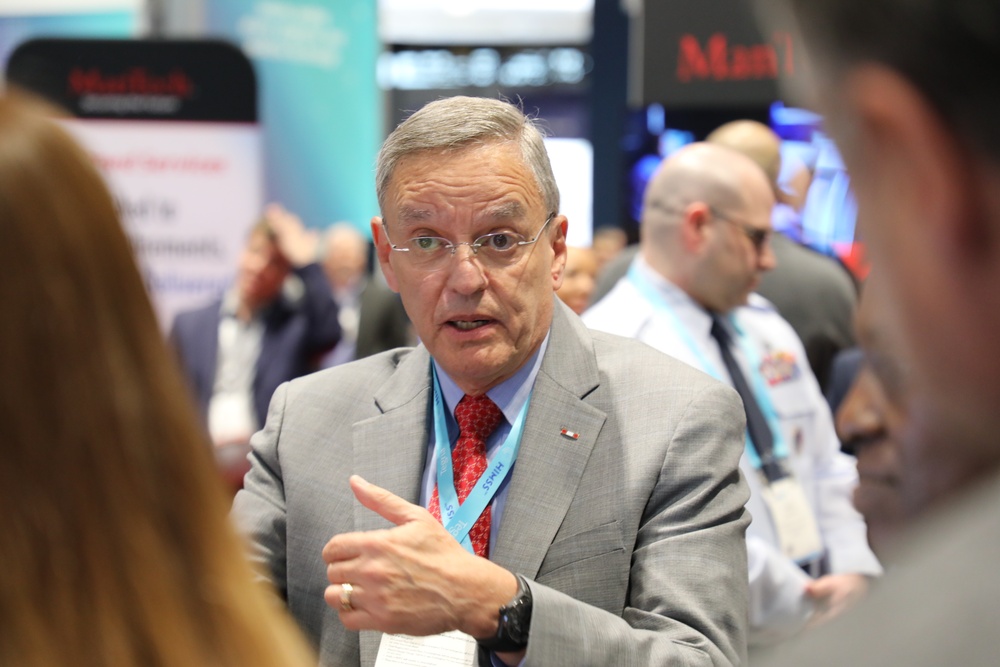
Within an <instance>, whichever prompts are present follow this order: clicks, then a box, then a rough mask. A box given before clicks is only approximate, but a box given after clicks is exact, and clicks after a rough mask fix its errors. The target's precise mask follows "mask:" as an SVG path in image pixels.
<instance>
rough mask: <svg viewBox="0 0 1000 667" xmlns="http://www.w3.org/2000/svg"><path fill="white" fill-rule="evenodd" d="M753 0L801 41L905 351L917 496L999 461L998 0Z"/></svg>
mask: <svg viewBox="0 0 1000 667" xmlns="http://www.w3.org/2000/svg"><path fill="white" fill-rule="evenodd" d="M759 1H760V2H761V4H762V5H763V6H765V7H766V9H767V10H773V9H774V7H775V6H777V7H778V9H777V10H775V11H777V12H779V13H780V11H781V10H785V11H788V10H791V12H792V15H793V16H794V19H795V23H796V24H797V27H798V29H799V30H800V31H801V36H802V38H803V40H804V42H805V43H806V45H807V48H808V54H809V56H810V62H811V64H812V67H813V69H812V75H813V76H812V78H811V88H810V90H811V93H810V97H811V100H812V102H814V103H815V104H816V105H817V107H818V110H819V111H820V112H821V113H823V114H824V116H825V118H826V121H827V127H828V129H829V131H830V132H831V134H832V135H833V137H834V138H835V139H836V140H837V143H838V147H839V149H840V152H841V154H842V156H843V158H844V163H845V165H846V166H847V169H848V171H849V172H850V174H851V182H852V185H853V188H854V191H855V194H856V196H857V200H858V229H859V234H860V236H861V237H862V238H863V239H864V241H865V242H866V248H867V250H868V253H869V255H870V256H871V260H872V264H873V265H875V266H877V267H878V268H879V271H880V272H882V273H883V274H884V275H883V279H884V280H885V289H886V294H887V298H886V308H887V309H889V310H890V311H891V316H892V317H895V318H897V319H898V322H899V324H900V326H899V329H900V331H901V334H902V342H901V347H902V348H904V351H905V354H906V355H907V358H909V359H911V360H912V363H913V370H914V372H913V383H912V385H913V397H912V401H911V403H912V407H911V409H910V411H909V414H910V421H911V426H910V427H909V428H910V430H911V431H912V434H913V437H912V438H907V440H906V447H905V450H904V454H903V458H904V462H905V463H906V466H907V469H906V478H907V483H908V488H909V490H910V492H911V493H910V494H909V495H910V496H911V497H910V501H911V502H912V503H914V504H915V506H922V505H924V504H927V503H929V502H933V501H934V500H935V499H937V498H939V497H941V496H944V495H948V494H949V493H950V492H951V491H953V490H955V489H957V488H960V487H962V486H964V485H965V483H966V482H968V481H970V480H972V479H974V478H977V477H979V476H981V475H983V474H984V473H986V472H989V471H993V470H996V469H998V468H1000V440H998V439H997V433H998V432H1000V410H997V406H998V405H1000V355H998V354H997V353H996V341H997V340H1000V194H998V193H1000V124H998V123H997V122H996V118H997V117H998V114H1000V92H998V91H1000V4H997V3H993V2H982V1H980V0H759ZM764 15H765V16H771V17H772V18H773V17H778V18H776V19H775V20H782V18H787V15H785V16H783V17H781V16H779V15H778V14H777V13H769V12H768V11H765V13H764Z"/></svg>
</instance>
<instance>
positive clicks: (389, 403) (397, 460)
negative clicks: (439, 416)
mask: <svg viewBox="0 0 1000 667" xmlns="http://www.w3.org/2000/svg"><path fill="white" fill-rule="evenodd" d="M375 403H376V405H377V406H378V408H379V409H380V410H381V414H379V415H377V416H375V417H372V418H370V419H365V420H362V421H360V422H357V423H355V424H354V430H353V441H354V472H355V473H356V474H358V475H361V476H362V477H364V478H365V479H366V480H368V481H369V482H371V483H372V484H376V485H378V486H381V487H383V488H385V489H388V490H389V491H392V492H393V493H395V494H396V495H398V496H399V497H401V498H403V499H404V500H407V501H409V502H411V503H419V502H420V480H421V475H420V474H414V471H417V473H419V472H420V471H422V470H423V469H424V465H425V459H426V452H427V441H428V437H429V423H430V404H431V385H430V355H428V354H427V350H426V349H425V348H424V347H423V346H420V347H418V348H417V349H415V350H414V351H413V352H412V353H410V354H408V355H406V356H405V357H404V358H403V360H402V361H401V362H400V364H399V367H398V368H397V370H396V372H395V373H393V375H392V377H391V378H390V379H389V381H388V382H386V383H385V384H384V385H382V386H381V387H379V389H378V390H377V391H376V392H375ZM354 519H355V528H356V530H373V529H380V528H386V527H388V523H387V522H386V521H385V519H382V518H381V517H379V516H378V515H377V514H375V513H374V512H372V511H371V510H368V509H365V508H364V507H362V506H361V505H356V506H355V510H354Z"/></svg>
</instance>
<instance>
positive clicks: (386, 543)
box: [323, 475, 517, 637]
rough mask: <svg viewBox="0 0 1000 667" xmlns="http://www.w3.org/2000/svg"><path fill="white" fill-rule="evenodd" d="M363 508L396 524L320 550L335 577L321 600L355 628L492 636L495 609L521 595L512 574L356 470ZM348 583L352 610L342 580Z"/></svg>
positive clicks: (343, 537)
mask: <svg viewBox="0 0 1000 667" xmlns="http://www.w3.org/2000/svg"><path fill="white" fill-rule="evenodd" d="M350 483H351V489H352V490H353V491H354V495H355V497H357V499H358V500H359V501H360V502H361V504H362V505H364V506H365V507H367V508H368V509H370V510H372V511H374V512H377V513H378V514H379V515H380V516H382V517H385V518H386V519H388V520H389V521H391V522H392V523H394V524H395V525H396V527H395V528H390V529H388V530H376V531H370V532H362V533H346V534H343V535H337V536H336V537H334V538H333V539H331V540H330V541H329V542H327V544H326V546H325V547H324V548H323V560H324V561H326V563H327V568H326V574H327V579H329V581H330V584H331V585H330V586H328V587H327V589H326V593H325V595H324V598H325V600H326V603H327V604H328V605H330V606H331V607H333V608H334V609H336V610H337V611H338V612H339V613H340V620H341V622H342V623H343V624H344V627H346V628H348V629H350V630H380V631H382V632H387V633H392V634H408V635H415V636H421V635H432V634H437V633H441V632H447V631H449V630H461V631H462V632H465V633H466V634H469V635H472V636H473V637H487V636H492V635H493V633H494V632H495V631H496V627H497V622H498V611H499V609H500V607H501V606H503V605H504V604H506V603H507V602H508V601H510V600H511V599H512V598H513V597H514V595H515V594H516V593H517V579H516V578H515V577H514V575H513V574H511V573H510V572H508V571H507V570H505V569H503V568H502V567H500V566H499V565H496V564H494V563H491V562H490V561H488V560H486V559H485V558H480V557H478V556H475V555H473V554H471V553H469V552H468V551H466V550H465V549H464V548H462V545H461V544H459V543H458V542H457V541H456V540H455V538H453V537H452V536H451V535H450V534H449V533H448V532H447V531H446V530H445V529H444V527H443V526H442V525H441V524H440V523H438V521H437V520H436V519H434V517H433V516H431V514H430V513H429V512H428V511H427V510H426V509H424V508H422V507H420V506H418V505H413V504H411V503H408V502H406V501H405V500H403V499H402V498H400V497H399V496H396V495H393V494H392V493H390V492H389V491H386V490H385V489H382V488H380V487H378V486H375V485H374V484H369V483H368V482H366V481H365V480H363V479H361V478H360V477H358V476H357V475H354V476H352V477H351V480H350ZM344 583H349V584H351V586H352V588H353V590H352V592H351V597H350V600H351V609H349V610H345V609H344V608H343V607H342V606H341V594H342V592H343V589H342V587H341V584H344Z"/></svg>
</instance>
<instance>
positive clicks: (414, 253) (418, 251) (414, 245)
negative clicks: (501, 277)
mask: <svg viewBox="0 0 1000 667" xmlns="http://www.w3.org/2000/svg"><path fill="white" fill-rule="evenodd" d="M554 217H555V213H552V214H550V215H549V217H548V218H546V219H545V222H543V223H542V226H541V227H539V228H538V232H537V233H536V234H535V235H534V237H532V238H530V239H529V238H525V237H524V236H523V235H522V234H518V233H517V232H493V233H492V234H483V235H482V236H480V237H479V238H477V239H476V240H475V241H472V242H471V243H470V242H468V241H463V242H461V243H452V242H451V241H449V240H448V239H446V238H444V237H441V236H415V237H413V238H411V239H409V240H407V241H404V242H403V243H402V244H400V245H394V244H393V243H392V241H391V240H389V230H388V228H387V227H386V224H385V221H383V222H382V228H383V229H385V236H386V239H387V240H389V247H390V248H392V249H393V250H395V251H396V252H400V253H406V255H405V257H406V259H407V261H409V262H410V263H411V264H412V265H413V267H414V268H416V269H419V270H421V271H440V270H441V269H443V268H445V267H446V266H448V263H449V260H450V258H451V257H452V256H453V255H454V254H455V252H456V251H457V250H458V247H459V246H463V245H467V246H469V249H470V250H472V254H473V255H474V256H475V257H476V259H478V260H479V261H480V262H481V263H482V266H483V267H484V268H503V267H505V266H509V265H511V264H514V263H516V262H517V260H518V259H520V258H521V256H522V255H523V253H524V250H525V249H526V248H528V247H529V246H531V245H533V244H534V243H535V242H536V241H537V240H538V238H539V237H540V236H541V235H542V232H543V231H544V230H545V228H546V227H547V226H548V224H549V223H550V222H552V218H554Z"/></svg>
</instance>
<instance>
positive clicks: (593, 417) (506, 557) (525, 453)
mask: <svg viewBox="0 0 1000 667" xmlns="http://www.w3.org/2000/svg"><path fill="white" fill-rule="evenodd" d="M598 384H599V377H598V372H597V362H596V359H595V357H594V351H593V344H592V342H591V340H590V336H589V334H588V333H587V330H586V329H585V328H584V326H583V324H582V323H581V322H580V321H579V320H578V319H577V318H575V317H571V316H570V314H569V311H568V310H567V309H565V307H564V306H562V304H561V303H559V302H557V303H556V312H555V314H554V316H553V322H552V335H551V336H550V338H549V345H548V348H547V349H546V353H545V358H544V359H543V360H542V368H541V370H540V372H539V373H538V377H537V378H536V380H535V387H534V391H533V393H532V396H531V405H530V407H529V408H528V417H527V421H526V422H525V428H524V436H523V438H522V440H521V449H520V452H519V453H518V457H517V463H516V464H515V466H514V470H513V477H512V479H511V482H510V487H509V489H508V493H507V501H506V504H505V505H504V511H503V519H502V521H501V524H500V533H499V535H498V536H497V542H496V551H495V553H494V554H493V556H492V557H491V560H493V561H494V562H496V563H498V564H499V565H502V566H503V567H506V568H508V569H510V570H511V571H514V572H520V573H522V574H525V575H527V576H529V577H534V576H535V575H536V574H537V573H538V569H539V567H540V566H541V564H542V560H543V559H544V558H545V554H546V553H547V552H548V548H549V545H551V544H552V540H553V539H554V538H555V535H556V533H557V532H558V530H559V526H560V525H561V524H562V522H563V518H564V517H565V515H566V512H567V511H568V510H569V507H570V504H571V503H572V501H573V498H574V497H575V496H576V492H577V487H578V486H579V484H580V478H581V477H582V475H583V470H584V468H585V467H586V464H587V461H588V459H589V458H590V453H591V451H592V450H593V448H594V444H595V443H596V442H597V436H598V434H599V432H600V430H601V428H602V427H603V425H604V421H605V419H606V415H605V414H604V413H603V412H601V411H600V410H598V409H596V408H594V407H592V406H591V405H588V404H587V403H585V402H584V401H583V400H582V399H583V397H584V396H586V395H587V394H588V393H590V392H591V391H592V390H593V389H594V388H595V387H596V386H597V385H598ZM563 429H565V430H567V431H568V433H567V434H565V435H564V434H563V433H562V430H563ZM573 434H576V435H577V436H578V437H575V438H574V437H573Z"/></svg>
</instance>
